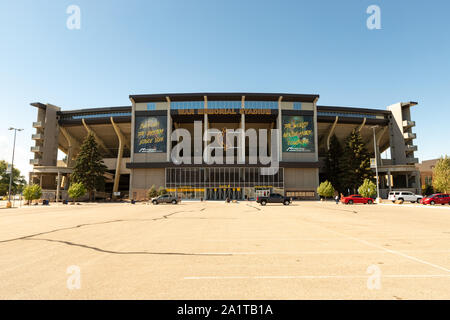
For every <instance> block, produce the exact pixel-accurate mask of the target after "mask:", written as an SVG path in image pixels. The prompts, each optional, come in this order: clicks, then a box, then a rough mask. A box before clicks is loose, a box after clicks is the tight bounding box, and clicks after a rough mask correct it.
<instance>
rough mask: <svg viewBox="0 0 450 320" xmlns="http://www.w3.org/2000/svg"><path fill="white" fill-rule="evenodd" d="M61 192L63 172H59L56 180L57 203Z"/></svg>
mask: <svg viewBox="0 0 450 320" xmlns="http://www.w3.org/2000/svg"><path fill="white" fill-rule="evenodd" d="M60 191H61V172H59V171H58V177H57V178H56V200H55V201H56V202H59V193H60Z"/></svg>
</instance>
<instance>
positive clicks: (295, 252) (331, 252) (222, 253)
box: [196, 250, 450, 256]
mask: <svg viewBox="0 0 450 320" xmlns="http://www.w3.org/2000/svg"><path fill="white" fill-rule="evenodd" d="M406 252H422V253H450V250H406ZM371 253H382V254H386V253H392V252H387V251H386V250H323V251H285V252H283V251H281V252H280V251H261V252H258V251H255V252H200V253H196V254H197V255H227V256H229V255H236V256H238V255H255V256H257V255H267V254H269V255H308V254H312V255H315V254H371Z"/></svg>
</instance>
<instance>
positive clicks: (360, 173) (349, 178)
mask: <svg viewBox="0 0 450 320" xmlns="http://www.w3.org/2000/svg"><path fill="white" fill-rule="evenodd" d="M341 164H342V173H341V179H340V180H341V183H342V187H343V188H344V189H345V190H347V189H350V192H356V189H357V188H358V187H359V186H360V185H361V184H362V183H363V182H364V180H365V179H373V172H372V169H371V168H370V156H369V152H368V151H367V149H366V147H365V144H364V142H363V141H362V138H361V134H360V133H359V131H358V130H356V129H353V130H352V132H351V133H350V135H349V136H348V137H347V138H346V139H345V146H344V153H343V155H342V158H341Z"/></svg>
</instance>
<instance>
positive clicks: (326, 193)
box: [317, 180, 334, 199]
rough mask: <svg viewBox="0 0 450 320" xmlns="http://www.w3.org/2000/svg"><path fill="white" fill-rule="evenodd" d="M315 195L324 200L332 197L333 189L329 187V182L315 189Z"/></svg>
mask: <svg viewBox="0 0 450 320" xmlns="http://www.w3.org/2000/svg"><path fill="white" fill-rule="evenodd" d="M317 193H318V194H319V196H321V197H324V198H325V199H326V198H331V197H332V196H333V195H334V188H333V186H332V185H331V182H329V181H328V180H327V181H325V182H322V183H321V184H320V185H319V186H318V187H317Z"/></svg>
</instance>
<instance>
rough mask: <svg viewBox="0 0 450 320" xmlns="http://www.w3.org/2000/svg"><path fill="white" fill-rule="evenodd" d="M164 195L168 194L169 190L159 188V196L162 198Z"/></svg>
mask: <svg viewBox="0 0 450 320" xmlns="http://www.w3.org/2000/svg"><path fill="white" fill-rule="evenodd" d="M164 194H167V189H166V188H164V187H159V189H158V195H159V196H162V195H164Z"/></svg>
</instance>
